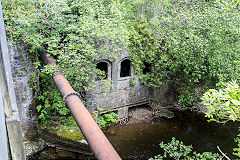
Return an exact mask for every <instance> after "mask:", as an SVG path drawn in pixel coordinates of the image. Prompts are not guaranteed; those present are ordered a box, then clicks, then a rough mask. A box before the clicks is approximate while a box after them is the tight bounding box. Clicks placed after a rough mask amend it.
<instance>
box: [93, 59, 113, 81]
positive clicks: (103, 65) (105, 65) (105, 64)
mask: <svg viewBox="0 0 240 160" xmlns="http://www.w3.org/2000/svg"><path fill="white" fill-rule="evenodd" d="M96 68H97V69H99V70H101V71H104V72H105V73H106V76H105V78H104V79H109V78H111V76H112V64H111V62H110V61H108V60H104V59H102V60H99V61H98V62H97V63H96Z"/></svg>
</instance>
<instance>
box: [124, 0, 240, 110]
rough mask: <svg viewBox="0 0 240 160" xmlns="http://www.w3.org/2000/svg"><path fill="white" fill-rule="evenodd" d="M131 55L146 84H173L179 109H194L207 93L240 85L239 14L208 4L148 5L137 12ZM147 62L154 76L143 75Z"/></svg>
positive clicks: (143, 4)
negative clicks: (219, 85)
mask: <svg viewBox="0 0 240 160" xmlns="http://www.w3.org/2000/svg"><path fill="white" fill-rule="evenodd" d="M133 12H134V16H135V17H136V20H135V21H134V22H133V23H132V24H131V25H130V26H129V39H130V44H129V47H128V48H129V52H130V54H131V57H132V61H133V64H134V66H135V69H136V72H137V73H138V74H139V75H141V76H140V79H141V81H142V82H143V83H144V84H145V85H147V86H149V87H157V86H159V85H161V84H163V83H164V82H166V81H169V80H173V81H174V82H175V84H176V86H177V92H178V95H179V103H180V104H181V105H184V106H192V105H194V104H195V103H196V102H197V101H199V95H201V93H202V92H203V91H204V89H205V88H211V87H214V86H215V84H216V83H218V82H220V81H229V80H232V79H235V80H237V81H239V76H237V75H239V71H240V70H239V68H238V67H237V66H236V64H235V63H234V61H237V60H239V51H240V39H239V37H240V34H239V33H240V14H239V13H238V12H237V11H236V10H230V11H227V10H224V9H222V8H219V7H217V6H216V5H213V4H212V3H209V2H205V1H195V0H193V1H187V0H184V1H171V0H167V1H157V0H153V1H147V0H143V1H142V2H141V3H138V4H136V6H135V7H133ZM144 62H147V63H148V64H150V68H151V72H148V73H146V74H145V75H143V69H144V67H145V66H144Z"/></svg>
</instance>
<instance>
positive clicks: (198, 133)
mask: <svg viewBox="0 0 240 160" xmlns="http://www.w3.org/2000/svg"><path fill="white" fill-rule="evenodd" d="M174 114H175V117H174V118H172V119H163V118H162V119H156V120H153V121H152V122H146V123H140V124H129V125H126V126H112V127H109V128H106V129H105V130H104V132H105V134H106V136H107V137H108V139H109V140H110V142H111V143H112V144H113V145H114V147H115V148H116V149H117V151H118V153H119V154H120V156H121V157H122V158H123V159H148V158H150V157H153V156H154V155H157V154H159V153H160V152H161V150H160V147H159V143H160V142H161V141H163V142H164V143H168V142H170V141H171V138H172V137H176V139H178V140H181V141H183V142H184V144H185V145H192V146H193V150H195V151H197V152H207V151H208V152H210V151H212V152H218V150H217V146H219V147H220V148H221V150H222V151H223V152H225V153H227V155H228V156H229V157H231V158H233V156H232V149H233V148H234V147H236V143H235V142H234V138H235V137H236V135H237V134H238V127H239V124H238V123H233V122H228V123H226V124H225V125H223V124H218V123H215V122H210V123H208V122H207V120H206V119H205V118H204V117H203V116H202V115H198V114H195V113H192V112H188V111H184V112H175V113H174Z"/></svg>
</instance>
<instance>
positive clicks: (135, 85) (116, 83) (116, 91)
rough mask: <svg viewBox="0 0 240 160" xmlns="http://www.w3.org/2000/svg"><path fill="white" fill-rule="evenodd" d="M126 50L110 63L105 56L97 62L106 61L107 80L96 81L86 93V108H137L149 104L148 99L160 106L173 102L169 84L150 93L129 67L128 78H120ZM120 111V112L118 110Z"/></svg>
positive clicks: (92, 109)
mask: <svg viewBox="0 0 240 160" xmlns="http://www.w3.org/2000/svg"><path fill="white" fill-rule="evenodd" d="M128 57H129V55H128V53H127V50H125V49H124V50H123V51H122V53H121V54H119V56H118V58H116V59H115V60H114V61H112V62H111V61H110V60H109V59H108V58H107V54H106V55H103V56H102V57H101V58H100V60H99V62H101V61H108V62H109V63H108V67H109V68H108V71H109V70H110V72H111V73H108V80H101V81H97V83H98V85H97V86H96V87H95V88H93V89H91V90H90V91H88V92H87V108H88V110H90V111H96V108H97V107H102V108H103V109H104V110H105V111H106V110H108V109H117V110H119V108H123V107H125V108H126V107H131V106H137V105H140V104H146V103H148V102H149V98H150V97H151V98H154V99H156V100H158V101H161V104H162V105H167V104H171V103H172V101H173V90H172V85H171V83H169V84H165V85H163V86H161V87H159V88H157V89H154V90H152V91H150V90H149V89H148V88H147V87H146V86H144V85H143V84H141V83H140V80H139V77H138V75H137V74H136V73H135V70H134V67H133V66H132V65H131V67H130V72H131V74H130V76H126V77H121V76H120V72H121V63H122V62H123V61H124V60H126V59H128ZM119 111H120V110H119ZM124 113H125V111H124Z"/></svg>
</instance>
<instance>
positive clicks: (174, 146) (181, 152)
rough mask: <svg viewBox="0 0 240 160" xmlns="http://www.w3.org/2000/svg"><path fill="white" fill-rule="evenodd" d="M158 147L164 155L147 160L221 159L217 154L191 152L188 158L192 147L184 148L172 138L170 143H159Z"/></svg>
mask: <svg viewBox="0 0 240 160" xmlns="http://www.w3.org/2000/svg"><path fill="white" fill-rule="evenodd" d="M160 147H161V148H162V149H163V150H164V154H163V155H161V154H160V155H157V156H155V157H154V158H150V159H149V160H162V159H169V158H172V159H175V160H179V159H185V160H200V159H201V160H219V159H222V158H223V157H222V156H220V155H219V154H218V153H212V152H203V153H197V152H193V153H192V155H191V156H190V155H189V154H190V153H191V152H192V146H186V145H184V144H183V142H181V141H178V140H176V139H175V138H174V137H173V138H172V141H171V142H169V143H167V144H164V143H163V142H161V143H160Z"/></svg>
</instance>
